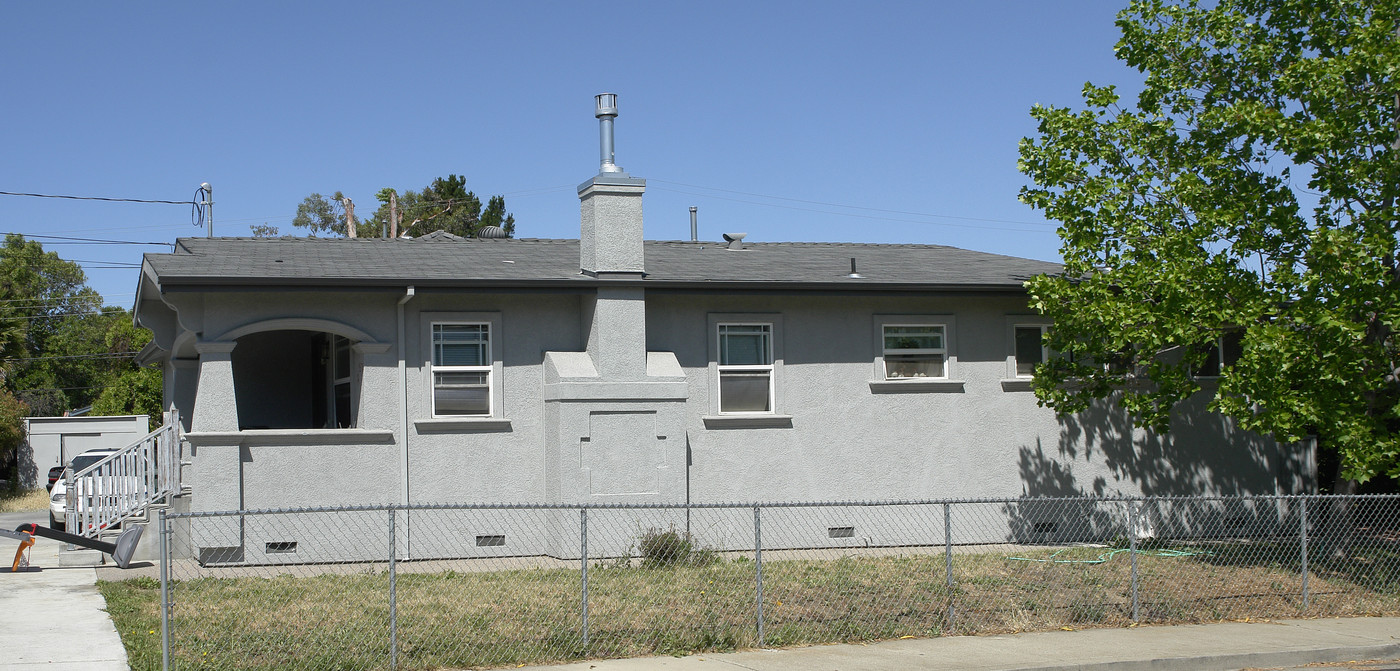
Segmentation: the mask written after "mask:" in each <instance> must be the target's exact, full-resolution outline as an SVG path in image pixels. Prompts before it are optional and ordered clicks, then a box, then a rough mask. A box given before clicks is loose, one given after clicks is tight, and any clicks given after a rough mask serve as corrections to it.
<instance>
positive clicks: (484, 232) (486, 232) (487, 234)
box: [476, 226, 506, 238]
mask: <svg viewBox="0 0 1400 671" xmlns="http://www.w3.org/2000/svg"><path fill="white" fill-rule="evenodd" d="M476 237H478V238H504V237H506V229H504V228H501V227H500V226H482V227H481V230H479V231H477V232H476Z"/></svg>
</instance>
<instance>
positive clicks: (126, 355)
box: [5, 352, 140, 362]
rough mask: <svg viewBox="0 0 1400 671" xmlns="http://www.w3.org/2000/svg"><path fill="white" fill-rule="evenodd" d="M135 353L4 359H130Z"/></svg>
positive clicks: (10, 360)
mask: <svg viewBox="0 0 1400 671" xmlns="http://www.w3.org/2000/svg"><path fill="white" fill-rule="evenodd" d="M137 354H140V352H108V353H106V354H63V355H54V356H31V357H20V358H14V359H5V361H6V362H12V361H56V360H59V359H131V358H134V357H135V356H136V355H137Z"/></svg>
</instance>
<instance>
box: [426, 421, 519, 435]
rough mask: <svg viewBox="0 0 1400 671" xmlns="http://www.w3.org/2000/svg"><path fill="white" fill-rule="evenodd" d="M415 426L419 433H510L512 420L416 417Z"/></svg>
mask: <svg viewBox="0 0 1400 671" xmlns="http://www.w3.org/2000/svg"><path fill="white" fill-rule="evenodd" d="M413 428H415V429H418V433H446V432H464V433H498V432H499V433H509V432H510V431H511V427H510V420H509V419H504V418H501V417H437V418H433V419H416V420H414V421H413Z"/></svg>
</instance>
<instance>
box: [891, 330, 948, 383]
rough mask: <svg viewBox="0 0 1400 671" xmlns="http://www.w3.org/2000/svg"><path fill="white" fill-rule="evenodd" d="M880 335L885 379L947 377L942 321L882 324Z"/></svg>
mask: <svg viewBox="0 0 1400 671" xmlns="http://www.w3.org/2000/svg"><path fill="white" fill-rule="evenodd" d="M882 335H883V338H882V342H883V345H884V353H883V357H882V358H883V359H884V362H885V379H886V380H905V379H913V378H927V379H943V378H947V377H948V366H947V364H948V343H947V331H946V330H945V327H944V325H943V324H885V325H884V328H883V333H882Z"/></svg>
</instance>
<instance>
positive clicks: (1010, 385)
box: [1001, 377, 1032, 391]
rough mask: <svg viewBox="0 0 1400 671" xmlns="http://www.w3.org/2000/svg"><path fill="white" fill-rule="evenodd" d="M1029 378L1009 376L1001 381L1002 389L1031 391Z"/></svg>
mask: <svg viewBox="0 0 1400 671" xmlns="http://www.w3.org/2000/svg"><path fill="white" fill-rule="evenodd" d="M1031 382H1032V381H1031V378H1028V377H1009V378H1006V379H1004V380H1002V381H1001V390H1002V391H1031V389H1032V385H1031Z"/></svg>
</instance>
